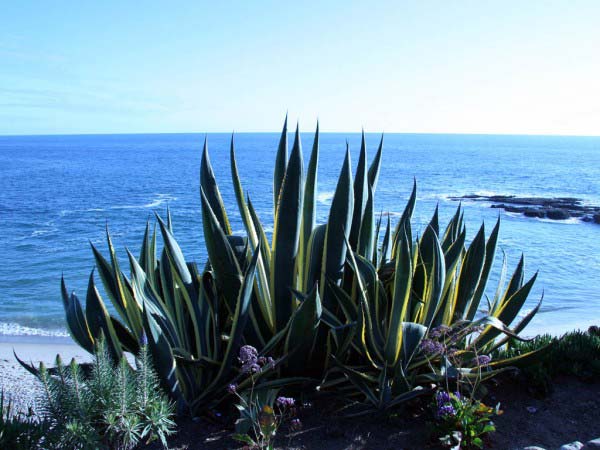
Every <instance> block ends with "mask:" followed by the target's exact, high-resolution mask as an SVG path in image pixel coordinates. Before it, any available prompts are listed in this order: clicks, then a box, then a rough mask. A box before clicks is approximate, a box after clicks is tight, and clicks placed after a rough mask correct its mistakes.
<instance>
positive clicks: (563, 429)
mask: <svg viewBox="0 0 600 450" xmlns="http://www.w3.org/2000/svg"><path fill="white" fill-rule="evenodd" d="M485 400H486V403H487V404H490V405H492V404H495V403H497V402H500V403H501V405H502V409H503V410H504V414H502V415H501V416H499V417H497V418H496V420H495V423H496V426H497V429H498V432H496V433H494V434H493V435H491V436H490V438H489V440H488V441H487V442H486V448H493V449H501V450H512V449H518V448H522V447H525V446H528V445H538V446H542V447H546V448H550V449H552V448H557V447H559V446H561V445H563V444H566V443H569V442H572V441H575V440H579V441H582V442H586V441H587V440H590V439H595V438H598V437H600V380H597V381H595V382H592V383H584V382H581V381H579V380H577V379H575V378H561V379H558V380H555V382H554V387H553V392H552V393H551V394H550V395H548V396H547V397H545V398H534V397H533V396H532V395H531V394H530V393H529V392H528V389H527V387H526V386H525V385H523V384H522V383H519V382H517V381H515V380H511V379H505V380H501V381H500V382H499V383H498V384H497V385H496V386H492V387H490V391H489V394H488V396H487V397H486V399H485ZM301 418H302V422H303V423H304V428H303V430H302V431H300V432H297V433H293V434H291V435H287V434H286V433H285V431H282V432H281V433H280V434H279V435H278V439H277V448H278V449H289V450H310V449H318V450H359V449H360V450H363V449H364V450H367V449H373V450H385V449H394V450H399V449H435V448H439V447H437V446H436V445H435V443H433V442H432V441H431V438H430V432H429V430H430V427H429V425H428V423H427V421H428V420H429V415H428V413H427V411H426V408H425V407H424V405H423V404H414V405H412V406H411V407H409V408H408V409H407V410H406V411H404V413H403V414H402V416H399V417H392V418H386V419H382V418H379V419H375V418H366V419H365V418H362V419H353V420H349V419H345V420H344V419H340V418H336V417H334V416H333V414H332V411H331V410H330V409H329V408H328V406H327V405H315V406H314V407H313V408H312V409H310V410H307V411H304V412H303V415H302V417H301ZM231 433H232V430H231V429H227V428H224V425H223V424H219V423H218V421H209V420H207V419H201V420H199V421H196V422H195V421H192V420H189V421H182V422H180V424H179V432H178V435H177V436H175V437H174V438H173V439H172V440H171V442H170V446H171V448H175V449H179V450H183V449H190V450H191V449H206V450H216V449H223V450H225V449H238V448H241V446H240V445H239V444H238V443H237V442H235V441H233V440H232V439H231V438H230V436H231ZM157 448H158V447H157Z"/></svg>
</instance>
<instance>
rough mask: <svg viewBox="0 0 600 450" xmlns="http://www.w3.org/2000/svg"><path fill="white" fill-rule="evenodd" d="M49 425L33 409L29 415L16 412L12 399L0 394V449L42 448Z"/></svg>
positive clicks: (26, 449) (23, 449) (25, 449)
mask: <svg viewBox="0 0 600 450" xmlns="http://www.w3.org/2000/svg"><path fill="white" fill-rule="evenodd" d="M48 429H49V424H48V423H47V422H46V421H44V420H42V419H41V418H40V417H38V416H37V415H36V414H35V412H34V411H33V409H31V408H29V410H28V412H27V413H24V412H22V411H15V410H14V408H13V402H12V399H10V398H7V396H6V395H5V394H4V390H2V391H1V392H0V448H6V449H12V450H29V449H35V448H40V447H39V446H40V443H41V442H42V440H43V438H44V436H45V435H46V434H47V432H48Z"/></svg>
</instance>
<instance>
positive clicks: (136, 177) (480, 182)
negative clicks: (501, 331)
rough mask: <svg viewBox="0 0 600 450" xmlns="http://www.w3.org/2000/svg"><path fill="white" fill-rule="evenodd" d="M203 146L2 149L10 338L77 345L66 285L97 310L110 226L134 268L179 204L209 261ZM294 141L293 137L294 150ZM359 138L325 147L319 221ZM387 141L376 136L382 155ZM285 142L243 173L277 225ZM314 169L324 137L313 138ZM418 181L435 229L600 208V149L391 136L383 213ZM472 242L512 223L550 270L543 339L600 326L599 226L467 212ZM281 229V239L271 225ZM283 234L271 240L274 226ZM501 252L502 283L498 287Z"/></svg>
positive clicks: (219, 153)
mask: <svg viewBox="0 0 600 450" xmlns="http://www.w3.org/2000/svg"><path fill="white" fill-rule="evenodd" d="M203 139H204V136H203V135H199V134H149V135H84V136H19V137H17V136H14V137H11V136H5V137H0V251H1V254H0V334H4V335H31V334H38V335H61V334H65V333H66V331H65V326H64V322H63V310H62V303H61V299H60V284H59V283H60V276H61V273H64V275H65V279H66V281H67V285H68V287H69V289H72V290H75V291H76V292H77V293H78V294H79V296H80V298H82V299H84V298H85V290H86V286H87V279H88V277H89V274H90V271H91V269H92V267H93V265H94V261H93V256H92V252H91V250H90V246H89V242H92V243H94V244H95V245H97V246H98V247H99V248H101V249H102V250H105V249H106V244H105V226H106V225H107V224H108V226H109V228H110V231H111V235H112V237H113V240H114V242H115V245H116V247H117V249H118V250H119V251H120V254H121V256H122V257H123V256H124V255H125V248H126V247H127V248H129V249H130V250H132V251H133V252H134V253H137V252H138V251H139V244H140V242H141V238H142V235H143V232H144V228H145V224H146V220H148V219H152V217H153V214H154V212H157V213H159V214H163V215H164V214H165V211H166V207H167V205H168V206H170V208H171V211H172V216H173V220H174V232H175V236H176V237H177V239H178V241H179V242H180V244H181V246H182V248H183V251H184V253H185V255H186V257H187V258H188V259H189V260H194V261H196V262H198V263H203V262H204V261H205V260H206V254H205V250H204V245H203V237H202V219H201V213H200V200H199V165H200V156H201V150H202V141H203ZM229 139H230V135H228V134H209V135H208V142H209V150H210V156H211V160H212V164H213V167H214V170H215V173H216V176H217V179H218V181H219V184H220V188H221V193H222V195H223V198H224V201H225V204H226V206H227V208H228V213H229V215H230V219H231V221H232V226H233V228H234V230H235V232H236V233H242V232H243V226H242V224H241V220H240V217H239V215H238V214H237V212H236V207H235V198H234V194H233V190H232V186H231V181H230V172H229ZM290 139H291V138H290ZM346 139H348V141H349V143H350V148H351V152H352V157H353V163H354V165H355V164H356V161H357V157H358V149H359V144H360V135H359V134H337V133H330V134H329V133H326V134H322V135H321V157H320V162H319V171H318V191H319V194H318V206H319V210H318V219H319V221H323V220H325V219H326V217H327V214H328V207H329V204H330V201H331V197H332V195H333V190H334V188H335V183H336V180H337V176H338V173H339V170H340V167H341V164H342V160H343V157H344V149H345V141H346ZM378 141H379V135H376V134H368V135H367V145H368V149H369V156H370V157H372V156H373V155H374V153H375V150H376V148H377V144H378ZM277 142H278V134H275V133H273V134H270V133H248V134H238V135H237V136H236V150H237V158H238V167H239V170H240V174H241V178H242V183H243V185H244V188H245V189H246V190H247V191H248V192H249V195H250V196H251V198H252V201H253V203H254V205H255V206H256V207H257V210H258V214H259V215H260V217H261V219H262V220H263V221H264V222H266V223H269V224H272V216H271V214H272V212H271V211H272V170H273V163H274V155H275V150H276V146H277ZM302 143H303V148H304V153H305V159H306V160H308V154H309V152H310V148H311V145H312V134H311V133H306V134H303V136H302ZM413 177H416V179H417V183H418V196H417V207H416V211H415V224H416V228H417V230H422V229H423V226H424V225H425V224H426V223H427V222H428V221H429V219H430V217H431V215H432V214H433V211H434V209H435V206H436V204H438V203H439V207H440V219H441V223H442V224H445V223H446V222H447V221H448V220H449V218H450V217H451V216H452V215H453V213H454V211H455V209H456V207H457V203H456V202H454V201H452V200H450V199H449V196H453V195H457V196H460V195H465V194H472V193H480V194H490V193H498V194H516V195H532V196H571V197H580V198H582V199H584V201H586V202H589V203H591V204H595V205H600V138H598V137H541V136H490V135H485V136H484V135H426V134H388V135H386V136H385V144H384V155H383V165H382V170H381V177H380V181H379V185H378V188H377V194H376V210H377V211H384V212H389V213H390V214H391V215H392V218H393V219H396V220H397V219H398V216H399V214H400V213H401V212H402V210H403V208H404V205H405V203H406V201H407V199H408V195H409V193H410V190H411V188H412V182H413ZM463 206H464V208H465V218H466V223H467V230H468V237H469V238H472V237H473V236H474V234H475V232H476V231H477V229H478V227H479V225H480V224H481V223H482V222H485V224H486V230H487V232H488V233H489V231H490V230H491V228H492V226H493V225H494V222H495V220H496V219H497V217H498V214H499V215H500V216H501V219H502V226H501V230H500V240H499V246H500V248H501V249H502V250H503V251H504V252H505V254H506V257H507V258H508V264H509V271H510V270H511V269H514V267H515V265H516V264H517V262H518V259H519V257H520V255H521V252H523V253H525V255H526V275H527V276H532V275H533V274H534V273H535V272H536V271H538V270H539V277H538V280H537V282H536V284H535V287H534V290H533V292H532V295H531V296H530V298H529V301H528V303H527V304H526V306H525V311H526V310H529V309H531V308H532V307H533V306H534V305H535V304H536V302H537V301H538V300H539V298H540V297H541V295H542V292H543V293H544V303H543V307H542V310H541V312H540V313H539V314H538V315H537V316H536V318H535V320H534V321H533V323H532V324H531V325H530V326H529V328H528V332H529V333H530V334H532V333H537V332H541V331H549V332H552V333H556V334H558V333H561V332H564V331H567V330H570V329H573V328H584V327H587V326H588V325H590V324H593V323H598V322H600V289H599V287H600V283H599V275H600V225H595V224H589V223H582V222H578V221H576V220H568V221H564V222H556V221H545V220H537V219H530V218H525V217H522V216H515V215H511V214H507V213H505V212H504V211H500V210H497V209H492V208H490V207H489V206H490V205H489V204H485V203H476V202H465V203H463ZM267 228H268V227H267ZM268 229H270V230H272V227H271V228H268ZM501 254H502V252H498V255H497V259H496V263H495V266H494V269H493V271H494V276H493V277H492V278H493V279H492V280H491V282H492V283H491V284H492V286H491V287H492V288H493V281H494V280H497V279H498V274H499V272H500V268H501V258H502V255H501Z"/></svg>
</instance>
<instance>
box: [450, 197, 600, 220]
mask: <svg viewBox="0 0 600 450" xmlns="http://www.w3.org/2000/svg"><path fill="white" fill-rule="evenodd" d="M450 199H451V200H456V201H460V200H471V201H482V202H491V203H492V205H491V207H492V208H500V209H504V210H505V211H506V212H512V213H518V214H523V215H524V216H526V217H537V218H540V219H543V218H546V219H551V220H567V219H570V218H571V217H574V218H577V219H579V220H582V221H583V222H594V223H597V224H600V206H590V205H584V204H583V202H582V201H581V199H578V198H574V197H551V198H546V197H517V196H514V195H489V196H487V195H475V194H471V195H463V196H462V197H450Z"/></svg>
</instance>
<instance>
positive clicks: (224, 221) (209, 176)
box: [200, 138, 231, 234]
mask: <svg viewBox="0 0 600 450" xmlns="http://www.w3.org/2000/svg"><path fill="white" fill-rule="evenodd" d="M200 187H201V189H202V190H203V191H204V195H205V196H206V200H208V204H209V205H210V208H211V209H212V211H213V213H214V214H215V216H216V218H217V220H218V221H219V224H220V225H221V228H222V229H223V232H224V233H225V234H231V226H230V225H229V219H228V218H227V213H226V212H225V205H224V204H223V199H222V198H221V193H220V192H219V186H218V185H217V180H216V179H215V174H214V172H213V170H212V166H211V165H210V158H209V157H208V141H207V139H206V138H204V151H203V152H202V163H201V164H200Z"/></svg>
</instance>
